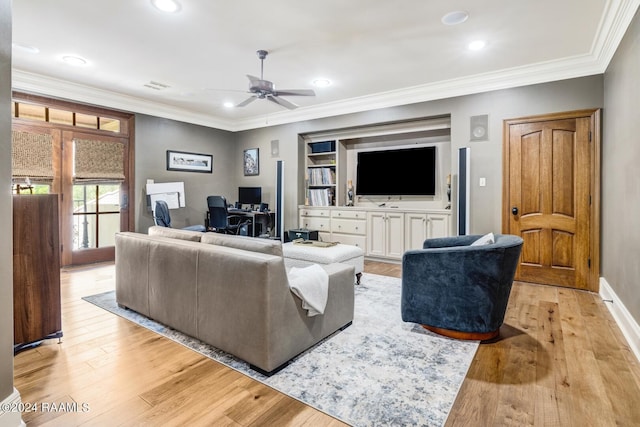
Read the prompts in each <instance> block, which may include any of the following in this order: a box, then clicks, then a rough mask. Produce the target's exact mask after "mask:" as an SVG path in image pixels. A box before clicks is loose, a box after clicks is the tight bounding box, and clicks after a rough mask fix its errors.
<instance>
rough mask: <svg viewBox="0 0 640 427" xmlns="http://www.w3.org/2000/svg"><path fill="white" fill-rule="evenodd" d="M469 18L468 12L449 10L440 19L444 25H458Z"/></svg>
mask: <svg viewBox="0 0 640 427" xmlns="http://www.w3.org/2000/svg"><path fill="white" fill-rule="evenodd" d="M468 18H469V14H468V13H467V12H465V11H463V10H458V11H455V12H449V13H447V14H446V15H444V16H443V17H442V19H441V20H440V21H442V23H443V24H444V25H458V24H462V23H463V22H464V21H466V20H467V19H468Z"/></svg>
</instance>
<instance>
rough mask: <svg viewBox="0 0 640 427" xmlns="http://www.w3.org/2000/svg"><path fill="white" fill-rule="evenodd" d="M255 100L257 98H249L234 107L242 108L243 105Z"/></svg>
mask: <svg viewBox="0 0 640 427" xmlns="http://www.w3.org/2000/svg"><path fill="white" fill-rule="evenodd" d="M256 99H258V97H257V96H250V97H249V98H247V99H245V100H244V101H242V102H241V103H240V104H238V105H236V107H244V106H245V105H248V104H251V103H252V102H253V101H255V100H256Z"/></svg>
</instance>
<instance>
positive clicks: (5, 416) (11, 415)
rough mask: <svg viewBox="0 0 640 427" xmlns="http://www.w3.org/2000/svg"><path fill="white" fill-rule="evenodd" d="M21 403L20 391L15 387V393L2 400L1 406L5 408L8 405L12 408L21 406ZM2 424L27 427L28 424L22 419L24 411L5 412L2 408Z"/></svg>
mask: <svg viewBox="0 0 640 427" xmlns="http://www.w3.org/2000/svg"><path fill="white" fill-rule="evenodd" d="M21 403H22V402H21V400H20V393H18V390H16V389H15V388H14V389H13V393H11V394H10V395H9V396H8V397H7V398H6V399H4V400H3V401H2V402H0V408H4V407H5V406H6V405H8V406H9V407H10V408H19V407H20V406H21ZM0 426H15V427H26V424H25V423H24V421H22V413H21V412H20V411H17V410H16V411H8V412H5V411H3V410H2V409H0Z"/></svg>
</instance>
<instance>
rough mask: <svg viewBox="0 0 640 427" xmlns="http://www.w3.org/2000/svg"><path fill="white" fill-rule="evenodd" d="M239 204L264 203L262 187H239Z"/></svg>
mask: <svg viewBox="0 0 640 427" xmlns="http://www.w3.org/2000/svg"><path fill="white" fill-rule="evenodd" d="M238 202H239V203H240V204H242V205H259V204H260V203H262V187H238Z"/></svg>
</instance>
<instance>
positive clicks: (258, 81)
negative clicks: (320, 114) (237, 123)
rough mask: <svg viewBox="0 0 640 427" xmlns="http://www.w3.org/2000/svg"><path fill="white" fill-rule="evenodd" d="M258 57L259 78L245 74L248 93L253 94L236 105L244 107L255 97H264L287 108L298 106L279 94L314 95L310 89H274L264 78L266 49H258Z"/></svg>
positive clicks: (271, 83)
mask: <svg viewBox="0 0 640 427" xmlns="http://www.w3.org/2000/svg"><path fill="white" fill-rule="evenodd" d="M256 53H257V54H258V58H260V78H257V77H255V76H251V75H249V74H247V77H248V78H249V93H252V94H253V95H252V96H250V97H249V98H247V99H245V100H244V101H242V102H241V103H240V104H238V105H236V107H244V106H245V105H247V104H250V103H252V102H253V101H255V100H256V99H266V100H267V101H271V102H273V103H275V104H278V105H281V106H283V107H285V108H288V109H289V110H293V109H295V108H298V106H297V105H296V104H294V103H293V102H289V101H287V100H286V99H283V98H280V97H281V96H315V95H316V93H315V92H314V91H313V90H311V89H284V90H276V87H275V85H274V84H273V82H270V81H269V80H265V79H264V75H263V73H264V59H265V58H266V57H267V54H268V53H269V52H267V51H266V50H259V51H257V52H256Z"/></svg>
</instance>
